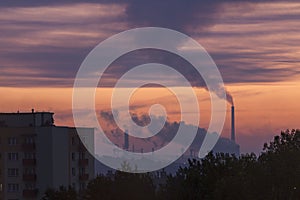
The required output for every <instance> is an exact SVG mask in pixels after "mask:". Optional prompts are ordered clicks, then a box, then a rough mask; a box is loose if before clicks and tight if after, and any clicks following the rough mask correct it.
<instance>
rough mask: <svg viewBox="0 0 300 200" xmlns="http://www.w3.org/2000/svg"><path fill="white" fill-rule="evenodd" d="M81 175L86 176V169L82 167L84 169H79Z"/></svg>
mask: <svg viewBox="0 0 300 200" xmlns="http://www.w3.org/2000/svg"><path fill="white" fill-rule="evenodd" d="M79 174H80V175H84V174H85V168H84V167H82V168H80V169H79Z"/></svg>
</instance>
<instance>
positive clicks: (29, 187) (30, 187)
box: [25, 183, 36, 190]
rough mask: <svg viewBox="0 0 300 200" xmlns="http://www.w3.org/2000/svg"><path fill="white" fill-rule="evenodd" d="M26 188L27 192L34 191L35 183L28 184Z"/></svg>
mask: <svg viewBox="0 0 300 200" xmlns="http://www.w3.org/2000/svg"><path fill="white" fill-rule="evenodd" d="M25 188H26V190H34V189H35V188H36V187H35V184H34V183H26V184H25Z"/></svg>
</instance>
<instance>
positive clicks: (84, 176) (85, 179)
mask: <svg viewBox="0 0 300 200" xmlns="http://www.w3.org/2000/svg"><path fill="white" fill-rule="evenodd" d="M79 180H80V181H87V180H89V175H88V174H81V175H79Z"/></svg>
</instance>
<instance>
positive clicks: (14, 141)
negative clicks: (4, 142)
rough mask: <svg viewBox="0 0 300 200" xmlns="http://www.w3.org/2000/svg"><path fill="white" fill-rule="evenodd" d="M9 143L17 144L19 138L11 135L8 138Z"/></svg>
mask: <svg viewBox="0 0 300 200" xmlns="http://www.w3.org/2000/svg"><path fill="white" fill-rule="evenodd" d="M8 144H9V145H16V144H17V138H15V137H9V138H8Z"/></svg>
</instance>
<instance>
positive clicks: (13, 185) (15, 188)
mask: <svg viewBox="0 0 300 200" xmlns="http://www.w3.org/2000/svg"><path fill="white" fill-rule="evenodd" d="M18 191H19V184H16V183H9V184H8V187H7V192H18Z"/></svg>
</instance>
